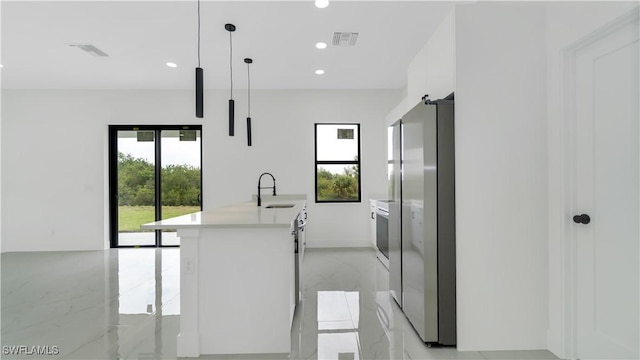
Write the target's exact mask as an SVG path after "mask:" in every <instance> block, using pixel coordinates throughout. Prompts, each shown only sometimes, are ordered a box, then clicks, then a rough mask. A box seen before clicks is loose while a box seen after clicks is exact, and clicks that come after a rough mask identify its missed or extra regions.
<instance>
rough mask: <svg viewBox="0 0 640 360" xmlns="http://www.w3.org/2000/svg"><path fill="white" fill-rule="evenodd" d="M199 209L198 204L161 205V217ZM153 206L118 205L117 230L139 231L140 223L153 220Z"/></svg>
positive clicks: (165, 217)
mask: <svg viewBox="0 0 640 360" xmlns="http://www.w3.org/2000/svg"><path fill="white" fill-rule="evenodd" d="M198 211H200V207H199V206H163V207H162V218H163V219H168V218H172V217H176V216H180V215H185V214H191V213H194V212H198ZM154 218H155V210H154V207H153V206H120V207H118V231H125V232H127V231H140V225H142V224H146V223H148V222H152V221H154Z"/></svg>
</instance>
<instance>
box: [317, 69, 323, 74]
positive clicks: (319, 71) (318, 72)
mask: <svg viewBox="0 0 640 360" xmlns="http://www.w3.org/2000/svg"><path fill="white" fill-rule="evenodd" d="M316 75H324V70H322V69H318V70H316Z"/></svg>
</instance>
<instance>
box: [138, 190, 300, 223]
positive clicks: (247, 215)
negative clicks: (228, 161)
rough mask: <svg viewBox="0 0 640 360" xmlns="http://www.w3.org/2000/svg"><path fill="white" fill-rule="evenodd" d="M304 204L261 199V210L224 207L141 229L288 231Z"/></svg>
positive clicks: (241, 205)
mask: <svg viewBox="0 0 640 360" xmlns="http://www.w3.org/2000/svg"><path fill="white" fill-rule="evenodd" d="M273 204H293V207H290V208H271V209H268V208H267V206H269V205H273ZM305 204H306V201H305V200H301V199H291V198H283V199H277V198H275V197H272V198H268V199H264V200H263V201H262V206H257V205H256V203H255V201H247V202H242V203H238V204H233V205H227V206H223V207H220V208H217V209H214V210H209V211H199V212H196V213H193V214H187V215H182V216H178V217H174V218H171V219H166V220H161V221H155V222H151V223H147V224H144V225H142V226H141V228H142V229H160V230H173V229H198V228H230V229H249V228H272V227H290V226H291V225H292V224H293V222H294V221H295V219H296V217H297V216H298V213H300V211H301V210H302V208H303V207H304V205H305Z"/></svg>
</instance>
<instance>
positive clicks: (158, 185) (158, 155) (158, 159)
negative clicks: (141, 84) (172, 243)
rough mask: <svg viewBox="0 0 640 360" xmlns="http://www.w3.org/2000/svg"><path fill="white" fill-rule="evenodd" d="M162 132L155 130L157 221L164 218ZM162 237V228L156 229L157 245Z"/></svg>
mask: <svg viewBox="0 0 640 360" xmlns="http://www.w3.org/2000/svg"><path fill="white" fill-rule="evenodd" d="M161 132H162V130H158V129H156V130H155V136H156V143H155V146H156V148H155V162H156V166H155V190H156V191H155V198H156V199H155V202H156V206H155V208H156V209H155V213H156V221H160V220H162V184H161V183H162V179H161V178H160V177H161V176H162V155H161V154H162V143H161V141H160V139H161V137H160V136H161ZM161 237H162V230H156V246H160V244H161V239H162V238H161Z"/></svg>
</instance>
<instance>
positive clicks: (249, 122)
mask: <svg viewBox="0 0 640 360" xmlns="http://www.w3.org/2000/svg"><path fill="white" fill-rule="evenodd" d="M247 146H251V118H250V117H247Z"/></svg>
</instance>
